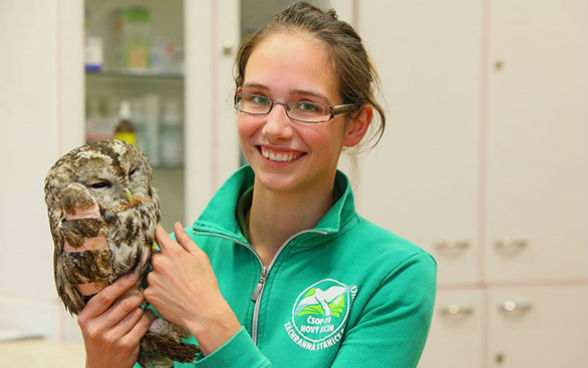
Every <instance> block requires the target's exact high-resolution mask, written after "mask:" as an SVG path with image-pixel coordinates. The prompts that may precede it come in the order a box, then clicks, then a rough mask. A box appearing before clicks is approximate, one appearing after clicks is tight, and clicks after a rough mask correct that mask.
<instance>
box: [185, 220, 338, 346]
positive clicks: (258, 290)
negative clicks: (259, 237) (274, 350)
mask: <svg viewBox="0 0 588 368" xmlns="http://www.w3.org/2000/svg"><path fill="white" fill-rule="evenodd" d="M192 233H193V234H196V233H198V234H200V235H209V236H214V237H217V238H221V239H226V240H230V241H233V242H235V243H237V244H240V245H242V246H244V247H246V248H247V249H249V250H250V251H251V252H253V254H254V255H255V258H257V261H258V262H259V265H260V267H261V273H260V275H259V281H258V282H257V285H255V289H253V294H252V295H251V300H252V301H253V302H255V306H254V307H253V321H252V324H251V339H252V340H253V342H254V343H255V344H257V324H258V321H259V307H260V305H261V297H262V294H263V289H264V287H265V282H266V280H267V277H268V275H269V272H270V270H271V268H272V266H273V265H274V263H275V261H276V259H277V258H278V256H279V255H280V253H281V252H282V250H283V249H284V248H285V247H286V245H288V243H289V242H290V241H292V239H294V238H295V237H297V236H299V235H302V234H307V233H315V234H322V235H327V234H328V233H327V232H326V231H321V230H303V231H300V232H297V233H296V234H294V235H292V236H291V237H289V238H288V239H286V241H284V242H283V243H282V245H280V248H278V251H277V252H276V254H275V255H274V258H273V259H272V261H271V262H270V265H269V266H268V267H265V265H264V264H263V261H262V260H261V257H260V256H259V254H257V252H256V251H255V249H253V248H252V247H251V246H249V245H248V244H246V243H244V242H242V241H240V240H238V239H235V238H232V237H230V236H226V235H221V234H217V233H209V232H201V231H197V230H192Z"/></svg>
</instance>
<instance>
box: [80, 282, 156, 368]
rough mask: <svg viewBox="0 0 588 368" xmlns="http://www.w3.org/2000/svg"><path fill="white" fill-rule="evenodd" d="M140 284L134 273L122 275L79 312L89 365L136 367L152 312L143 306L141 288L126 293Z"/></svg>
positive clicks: (87, 364) (87, 363)
mask: <svg viewBox="0 0 588 368" xmlns="http://www.w3.org/2000/svg"><path fill="white" fill-rule="evenodd" d="M136 283H137V276H136V275H134V274H130V275H127V276H124V277H121V278H119V279H118V280H116V281H115V282H114V283H112V284H111V285H109V286H107V287H106V288H104V289H102V290H101V291H100V292H99V293H98V294H96V295H95V296H94V297H92V299H90V301H89V302H88V304H86V306H85V307H84V309H82V311H81V312H80V313H79V314H78V324H79V325H80V328H81V330H82V336H83V338H84V345H85V347H86V367H87V368H89V367H132V366H133V365H134V364H135V362H136V361H137V354H138V353H139V344H140V341H141V339H142V338H143V335H145V332H147V329H149V326H150V325H151V318H152V315H151V312H150V311H149V312H147V313H145V312H144V311H143V309H141V303H142V302H143V296H142V295H141V293H140V292H139V291H138V290H133V291H130V292H128V293H126V294H124V293H125V292H126V291H128V290H129V289H130V288H131V287H132V286H133V285H135V284H136ZM123 294H124V295H123ZM121 295H122V296H121Z"/></svg>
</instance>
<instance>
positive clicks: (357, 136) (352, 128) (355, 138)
mask: <svg viewBox="0 0 588 368" xmlns="http://www.w3.org/2000/svg"><path fill="white" fill-rule="evenodd" d="M373 117H374V108H373V107H372V106H371V105H363V106H362V107H361V109H360V110H359V112H358V113H357V115H355V116H353V117H351V120H350V121H348V122H347V127H346V129H345V138H344V139H343V145H344V146H345V147H353V146H356V145H357V144H358V143H359V142H361V140H362V139H363V136H364V135H365V133H367V130H368V128H369V127H370V124H371V122H372V118H373Z"/></svg>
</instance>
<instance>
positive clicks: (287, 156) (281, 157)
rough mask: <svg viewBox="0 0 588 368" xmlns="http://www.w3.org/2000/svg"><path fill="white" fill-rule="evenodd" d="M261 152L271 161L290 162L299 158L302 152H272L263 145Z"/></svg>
mask: <svg viewBox="0 0 588 368" xmlns="http://www.w3.org/2000/svg"><path fill="white" fill-rule="evenodd" d="M261 154H262V155H263V157H265V158H267V159H269V160H271V161H277V162H290V161H293V160H295V159H297V158H298V157H300V153H294V152H281V153H278V152H270V151H268V150H266V149H264V148H263V147H261Z"/></svg>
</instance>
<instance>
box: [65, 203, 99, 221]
mask: <svg viewBox="0 0 588 368" xmlns="http://www.w3.org/2000/svg"><path fill="white" fill-rule="evenodd" d="M100 216H101V215H100V208H99V207H98V203H96V202H94V203H92V204H91V205H89V206H88V207H79V208H74V210H73V213H71V212H67V211H66V212H65V219H66V220H81V219H87V218H99V217H100Z"/></svg>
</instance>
